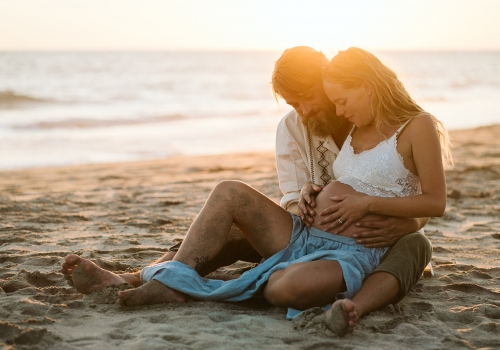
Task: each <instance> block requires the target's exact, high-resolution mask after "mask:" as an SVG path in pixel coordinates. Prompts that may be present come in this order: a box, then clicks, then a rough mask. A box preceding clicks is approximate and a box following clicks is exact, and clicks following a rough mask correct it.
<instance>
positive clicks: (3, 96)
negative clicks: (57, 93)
mask: <svg viewBox="0 0 500 350" xmlns="http://www.w3.org/2000/svg"><path fill="white" fill-rule="evenodd" d="M45 102H51V101H50V100H46V99H41V98H37V97H33V96H28V95H20V94H16V93H15V92H13V91H10V90H7V91H0V107H3V108H12V107H17V106H19V105H26V104H33V103H45Z"/></svg>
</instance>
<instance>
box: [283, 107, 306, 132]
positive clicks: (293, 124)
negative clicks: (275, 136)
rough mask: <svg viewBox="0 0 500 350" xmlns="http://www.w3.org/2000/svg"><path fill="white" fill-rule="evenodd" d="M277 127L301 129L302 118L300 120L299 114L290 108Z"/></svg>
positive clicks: (302, 126) (303, 127)
mask: <svg viewBox="0 0 500 350" xmlns="http://www.w3.org/2000/svg"><path fill="white" fill-rule="evenodd" d="M278 129H285V130H288V131H290V130H303V129H305V126H304V124H302V120H300V116H299V114H298V113H297V112H296V111H295V110H294V109H292V110H291V111H290V112H288V113H287V114H285V116H284V117H283V118H281V121H280V122H279V124H278Z"/></svg>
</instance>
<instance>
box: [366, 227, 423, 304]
mask: <svg viewBox="0 0 500 350" xmlns="http://www.w3.org/2000/svg"><path fill="white" fill-rule="evenodd" d="M431 256H432V246H431V243H430V242H429V240H428V239H427V237H425V236H424V235H422V234H420V233H418V232H417V233H412V234H409V235H406V236H404V237H403V238H401V239H400V240H399V241H398V242H397V243H396V244H395V245H394V246H393V247H391V249H389V251H388V252H387V253H386V254H385V255H384V257H383V259H382V261H381V263H380V265H379V266H378V267H377V269H375V271H374V272H373V273H377V272H387V273H390V274H392V275H393V276H394V277H395V278H396V279H397V280H398V281H399V287H400V296H399V299H400V298H402V297H403V296H405V295H406V294H407V293H408V292H409V291H410V289H411V288H412V287H413V286H414V285H415V283H417V281H418V280H419V279H420V276H421V275H422V273H423V271H424V269H425V267H426V266H427V264H428V263H429V261H430V260H431Z"/></svg>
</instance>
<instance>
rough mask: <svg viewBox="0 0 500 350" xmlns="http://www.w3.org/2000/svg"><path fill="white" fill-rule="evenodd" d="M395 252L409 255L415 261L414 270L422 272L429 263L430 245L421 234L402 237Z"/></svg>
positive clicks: (396, 245)
mask: <svg viewBox="0 0 500 350" xmlns="http://www.w3.org/2000/svg"><path fill="white" fill-rule="evenodd" d="M394 247H395V248H397V249H395V250H398V251H399V254H405V255H406V254H411V255H412V256H414V257H415V258H416V259H415V261H416V262H417V265H416V268H418V269H419V270H422V271H423V269H424V268H425V267H426V266H427V264H428V263H429V262H430V261H431V257H432V244H431V242H430V241H429V239H428V238H427V237H426V236H425V235H423V234H421V233H418V232H416V233H411V234H409V235H406V236H404V237H402V238H401V239H400V240H399V241H398V242H397V243H396V244H395V245H394Z"/></svg>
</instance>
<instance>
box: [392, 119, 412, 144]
mask: <svg viewBox="0 0 500 350" xmlns="http://www.w3.org/2000/svg"><path fill="white" fill-rule="evenodd" d="M413 118H415V117H413ZM413 118H411V119H408V120H407V121H406V123H404V124H403V125H402V126H401V127H400V128H399V129H398V131H396V140H397V139H399V136H401V134H402V133H403V131H404V130H405V129H406V127H407V126H408V124H410V122H411V121H412V120H413Z"/></svg>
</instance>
